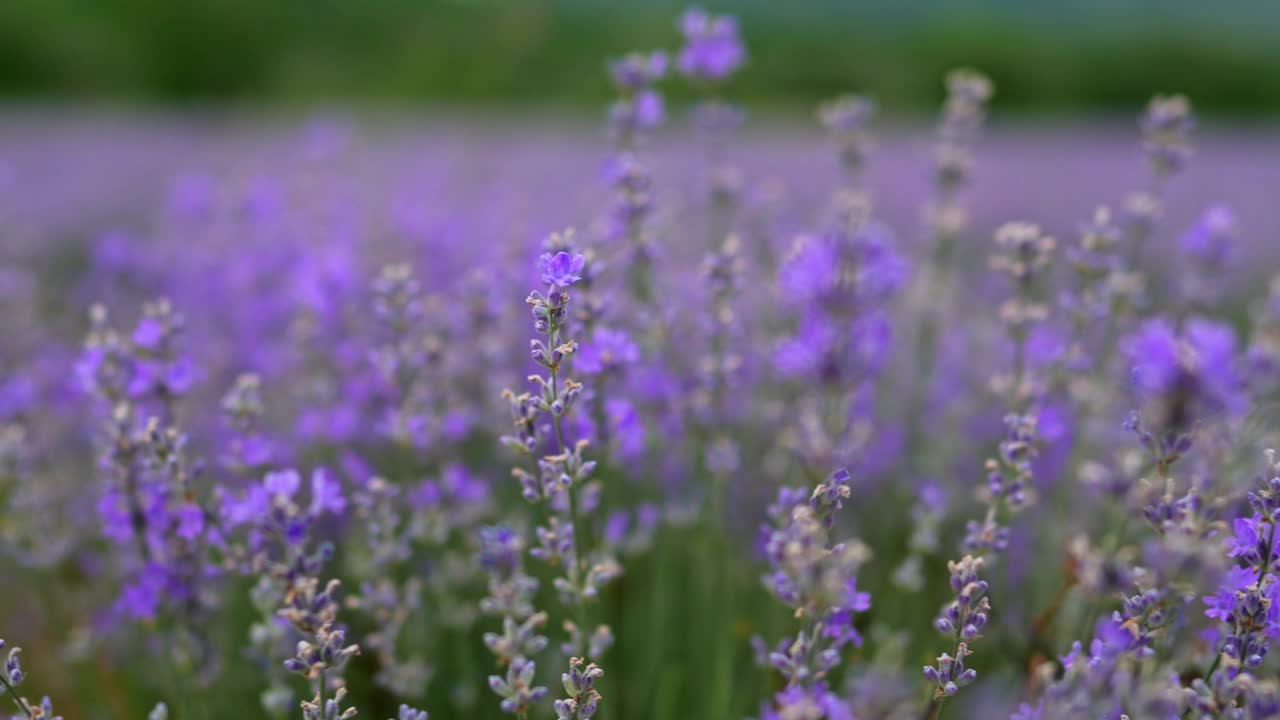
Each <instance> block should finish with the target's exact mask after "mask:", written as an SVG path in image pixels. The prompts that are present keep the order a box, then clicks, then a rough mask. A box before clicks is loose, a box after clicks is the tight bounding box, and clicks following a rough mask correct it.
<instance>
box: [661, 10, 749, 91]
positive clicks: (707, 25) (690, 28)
mask: <svg viewBox="0 0 1280 720" xmlns="http://www.w3.org/2000/svg"><path fill="white" fill-rule="evenodd" d="M679 29H680V32H681V34H682V35H684V41H685V44H684V47H682V48H681V49H680V53H679V55H678V56H677V58H676V66H677V67H678V68H679V69H680V72H681V73H682V74H683V75H685V76H687V77H689V78H691V79H694V80H698V81H701V82H706V83H715V82H720V81H723V80H724V79H726V78H728V77H729V76H730V75H732V74H733V73H735V72H737V70H738V69H739V68H740V67H742V64H743V63H744V62H745V61H746V57H747V55H746V50H745V49H744V48H743V46H742V41H741V40H740V39H739V38H738V21H737V19H736V18H734V17H732V16H729V15H713V14H711V13H709V12H707V11H706V10H703V9H702V8H698V7H694V8H689V9H688V10H686V11H685V12H684V15H682V16H681V17H680V23H679Z"/></svg>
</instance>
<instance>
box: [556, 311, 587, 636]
mask: <svg viewBox="0 0 1280 720" xmlns="http://www.w3.org/2000/svg"><path fill="white" fill-rule="evenodd" d="M550 339H551V347H552V348H556V347H559V346H560V328H559V326H558V325H557V326H555V327H552V328H551V336H550ZM548 369H549V371H550V375H551V399H552V401H555V400H558V399H559V397H560V366H559V364H558V363H557V364H555V365H552V366H551V367H550V368H548ZM554 417H555V419H554V421H553V422H552V424H553V425H554V426H555V429H556V448H557V451H558V452H559V453H560V454H561V455H564V454H565V453H566V452H567V448H566V446H565V442H564V422H563V419H562V418H561V416H560V415H558V414H557V415H554ZM568 493H569V525H570V526H572V527H573V565H574V575H575V577H574V579H573V580H574V584H575V585H577V588H576V589H577V593H576V595H577V598H576V599H577V623H578V641H579V646H578V650H579V654H580V656H581V657H586V655H587V647H588V641H587V633H588V630H587V595H586V584H587V563H586V558H587V547H586V545H587V543H586V536H587V533H586V532H585V528H584V527H583V525H582V522H581V518H580V516H579V513H578V492H577V485H576V483H575V484H573V485H570V486H569V490H568Z"/></svg>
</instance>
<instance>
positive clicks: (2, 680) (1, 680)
mask: <svg viewBox="0 0 1280 720" xmlns="http://www.w3.org/2000/svg"><path fill="white" fill-rule="evenodd" d="M0 684H3V685H4V689H5V690H7V691H8V692H9V695H10V696H12V697H13V702H14V704H16V705H17V706H18V707H19V708H21V710H22V712H24V713H26V714H27V717H28V718H31V720H35V713H33V712H31V706H30V705H28V704H27V701H26V700H25V699H24V698H23V697H22V696H20V695H18V691H17V690H15V689H14V688H13V686H12V685H10V684H9V678H7V677H5V676H4V675H2V674H0Z"/></svg>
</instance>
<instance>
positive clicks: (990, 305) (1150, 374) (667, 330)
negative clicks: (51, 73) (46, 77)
mask: <svg viewBox="0 0 1280 720" xmlns="http://www.w3.org/2000/svg"><path fill="white" fill-rule="evenodd" d="M677 30H678V31H677ZM617 50H618V53H619V54H618V56H617V57H616V58H614V59H613V60H611V61H608V62H607V63H606V62H605V59H604V58H602V59H601V67H602V68H603V69H605V70H607V72H608V75H609V77H610V79H611V81H612V83H613V86H614V87H615V90H616V96H617V97H616V100H615V102H614V103H613V104H612V105H610V106H609V107H608V109H607V113H602V116H603V118H604V120H603V122H601V123H596V124H591V123H588V122H586V121H585V120H584V119H583V118H581V117H568V116H566V117H560V116H557V115H554V114H532V113H531V114H530V115H529V116H528V117H523V116H520V115H519V114H517V113H509V114H507V115H499V114H496V113H493V114H488V115H484V116H480V115H468V114H466V113H448V114H436V115H431V116H429V117H422V116H418V115H414V114H410V113H383V114H379V113H361V112H350V113H344V112H331V113H325V114H319V115H309V116H305V117H302V116H296V115H291V114H282V113H254V112H234V111H226V112H215V111H199V112H189V113H165V112H152V113H148V112H139V111H116V112H109V111H104V110H94V111H86V112H84V113H74V112H70V111H69V110H66V109H60V108H56V107H55V108H43V109H27V110H17V109H15V110H11V111H8V112H5V113H2V114H0V338H2V339H0V637H2V638H3V641H0V659H3V660H4V661H5V665H4V669H3V670H4V671H3V674H0V694H3V695H5V696H6V697H5V698H3V702H4V703H5V704H6V710H5V712H9V713H11V714H12V716H13V717H14V718H18V719H19V720H22V719H24V718H25V719H26V720H49V719H51V718H55V717H65V718H67V719H68V720H71V719H73V718H137V719H141V718H148V719H149V720H168V719H169V718H175V719H176V720H188V718H190V719H191V720H211V719H213V718H222V717H231V716H235V717H246V718H248V717H254V718H257V717H264V718H268V717H269V718H288V717H294V718H296V717H299V716H300V717H302V718H304V719H305V720H345V719H346V718H349V717H352V716H355V715H356V714H357V713H358V714H359V716H360V717H365V718H399V720H426V718H427V714H428V713H429V714H430V717H431V718H434V719H435V720H442V719H444V718H501V717H508V716H510V717H515V718H519V719H520V720H537V719H543V718H557V719H558V720H586V719H588V718H602V719H604V720H627V719H640V718H649V719H654V718H656V719H662V720H665V719H667V718H692V717H697V718H707V719H709V720H720V719H729V718H735V719H739V718H757V719H758V720H821V719H824V718H825V719H827V720H855V719H856V720H878V719H885V720H898V719H903V720H906V719H910V720H930V719H933V720H937V719H939V718H944V717H945V718H947V719H948V720H957V719H959V718H981V719H986V718H1009V719H1010V720H1066V719H1068V718H1102V719H1108V720H1112V719H1119V718H1131V719H1133V720H1139V719H1156V720H1166V719H1174V718H1196V719H1203V718H1215V719H1232V720H1261V719H1263V718H1280V677H1278V676H1277V669H1278V665H1277V663H1278V662H1280V661H1278V660H1277V658H1276V656H1280V652H1278V653H1276V654H1275V655H1272V654H1269V653H1268V649H1269V645H1270V643H1271V642H1272V641H1274V640H1275V639H1276V638H1280V553H1277V552H1276V548H1277V542H1278V541H1280V538H1277V536H1276V525H1277V523H1278V522H1280V457H1278V456H1277V455H1276V453H1275V452H1274V451H1273V450H1271V449H1270V448H1280V402H1278V401H1280V204H1277V202H1276V200H1277V197H1278V196H1277V187H1278V184H1280V129H1277V128H1276V127H1275V126H1268V125H1265V124H1257V123H1255V124H1242V123H1240V122H1232V121H1226V120H1224V121H1221V122H1218V121H1216V120H1215V119H1213V118H1205V119H1197V117H1196V113H1195V110H1194V101H1195V98H1194V97H1191V98H1188V97H1184V96H1182V95H1178V94H1176V93H1169V92H1166V91H1168V90H1176V89H1177V88H1152V96H1151V97H1149V98H1135V99H1134V102H1133V108H1132V114H1131V117H1123V118H1115V117H1106V118H1098V117H1096V116H1092V115H1082V116H1080V117H1073V116H1070V115H1060V116H1056V117H1054V118H1053V119H1052V120H1044V121H1037V120H1031V119H1028V118H1025V117H1023V118H1008V117H1001V114H1000V104H999V97H1000V95H999V92H1000V89H999V88H998V87H995V86H994V85H993V83H992V82H991V81H990V80H989V79H988V78H987V77H986V76H985V75H983V74H982V73H981V72H979V71H978V70H971V69H963V68H962V69H957V70H954V71H952V72H950V73H949V74H947V75H946V76H945V77H942V78H939V81H938V85H937V98H938V110H937V112H936V115H935V116H934V117H932V118H913V117H911V116H906V115H899V114H897V113H896V112H895V111H894V109H893V108H880V107H878V106H877V104H876V102H875V100H874V99H873V98H870V97H867V96H862V95H847V96H841V97H837V98H833V99H832V100H831V101H829V102H827V103H824V104H823V105H822V106H821V107H819V108H817V109H816V111H815V112H813V113H807V114H804V115H801V114H799V112H797V114H795V115H790V116H788V115H777V114H763V115H761V116H760V117H756V116H754V115H753V114H752V113H751V108H749V107H744V106H742V105H740V104H738V103H736V102H735V100H734V97H733V92H732V85H731V84H730V82H729V81H730V80H731V79H732V78H733V77H734V76H735V74H737V73H740V72H741V73H745V72H751V71H752V70H753V69H754V65H751V64H748V63H747V59H748V58H749V53H750V48H749V47H745V46H744V44H743V42H742V39H741V37H740V35H739V28H738V26H737V24H736V22H735V21H734V19H733V18H731V17H729V16H720V15H710V14H707V13H704V12H702V11H699V10H696V9H695V10H691V11H688V12H686V13H685V14H684V15H683V16H682V17H681V18H679V20H678V22H677V23H676V29H674V30H673V33H672V42H671V46H670V47H669V48H668V49H667V50H665V51H656V52H644V53H635V54H623V53H625V51H626V50H627V49H626V48H618V49H617ZM672 87H679V88H684V92H686V93H691V94H693V95H696V96H697V97H698V98H699V99H698V100H696V101H695V102H693V103H689V104H687V105H686V104H685V103H683V102H681V103H676V102H667V101H664V93H666V92H667V90H668V88H672ZM850 90H851V91H853V90H857V88H850ZM799 110H807V109H799ZM807 118H811V119H808V120H806V119H807ZM19 646H20V647H21V648H22V650H21V652H20V653H19V652H18V647H19ZM8 705H12V707H11V708H10V707H8Z"/></svg>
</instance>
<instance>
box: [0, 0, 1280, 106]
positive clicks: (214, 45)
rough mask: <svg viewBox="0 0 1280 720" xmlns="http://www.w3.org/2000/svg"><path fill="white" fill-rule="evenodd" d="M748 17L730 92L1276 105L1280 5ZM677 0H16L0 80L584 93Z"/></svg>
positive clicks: (5, 92) (156, 92)
mask: <svg viewBox="0 0 1280 720" xmlns="http://www.w3.org/2000/svg"><path fill="white" fill-rule="evenodd" d="M709 4H710V5H713V6H716V7H718V8H719V9H723V10H728V11H732V12H736V13H738V14H739V15H740V16H741V17H742V21H743V27H744V32H745V34H746V37H747V41H748V46H749V47H750V48H751V66H750V68H749V70H748V72H746V73H744V74H743V75H742V77H741V78H740V79H739V80H738V81H737V86H736V87H735V88H734V92H735V94H736V95H737V96H739V97H741V98H743V99H744V100H749V101H752V102H753V103H756V104H760V103H764V104H768V105H777V106H783V105H785V106H787V107H791V108H795V107H808V106H809V105H810V104H811V103H813V102H815V101H816V100H818V99H821V98H823V97H828V96H831V95H834V94H836V93H839V92H842V91H847V90H849V89H858V90H862V91H866V92H870V93H872V94H874V95H876V96H878V97H879V98H880V99H881V100H882V101H883V103H884V105H885V106H886V107H892V108H907V109H920V108H924V107H929V106H931V105H932V104H933V103H934V102H935V101H936V99H937V97H938V95H939V94H940V89H939V88H938V87H937V78H938V77H939V76H940V74H941V73H942V71H943V70H945V69H947V68H950V67H954V66H957V65H972V66H976V67H981V68H983V69H984V71H986V72H987V73H989V74H990V75H991V76H992V78H993V79H994V80H995V82H996V85H997V86H998V87H999V88H1000V89H1001V90H1000V98H999V102H1000V104H1001V105H1002V106H1004V107H1005V108H1006V109H1008V108H1020V109H1026V110H1033V111H1043V110H1056V109H1061V108H1062V107H1071V106H1090V107H1104V108H1123V109H1125V110H1126V111H1127V110H1129V109H1131V108H1132V107H1134V106H1135V105H1136V104H1137V103H1138V102H1140V101H1141V99H1142V98H1145V97H1146V96H1147V95H1149V94H1150V92H1151V90H1152V88H1157V89H1167V90H1174V89H1176V90H1178V91H1180V92H1185V93H1187V94H1189V95H1191V96H1192V97H1194V98H1195V100H1196V104H1197V107H1198V108H1201V109H1207V110H1210V111H1213V110H1217V111H1223V112H1233V113H1249V112H1260V111H1267V110H1275V109H1280V83H1275V82H1262V81H1261V80H1260V79H1261V78H1267V77H1270V78H1275V77H1280V52H1276V50H1275V37H1277V33H1280V5H1275V4H1271V3H1249V2H1244V1H1243V0H1228V1H1227V2H1223V3H1214V4H1212V6H1208V5H1205V4H1202V3H1200V4H1197V3H1192V2H1189V1H1188V0H1169V1H1168V2H1162V3H1160V4H1159V15H1158V16H1157V15H1154V14H1153V13H1154V12H1155V10H1154V6H1152V5H1151V4H1150V3H1143V2H1140V1H1139V0H1116V1H1114V2H1101V1H1100V0H1082V1H1080V2H1073V3H1061V4H1056V3H1029V4H1028V3H1014V2H1011V0H970V1H969V2H962V3H959V2H945V1H944V0H926V1H923V2H913V3H900V2H890V1H889V0H870V1H864V2H843V1H839V0H796V1H794V2H786V3H778V2H765V1H764V0H738V2H734V3H729V2H718V3H709ZM682 5H683V3H677V2H673V1H670V0H646V1H645V2H630V3H628V2H621V1H619V0H363V1H360V2H353V1H342V0H273V1H272V0H216V1H210V2H205V1H201V0H7V2H4V3H0V97H4V96H8V97H11V98H14V97H16V98H49V97H54V98H65V97H71V98H89V99H111V100H118V99H127V100H143V101H156V102H191V101H201V102H208V101H264V100H265V101H271V102H286V103H288V102H308V101H315V100H334V99H336V100H352V101H359V102H394V103H405V102H408V103H418V102H430V103H469V104H497V105H505V104H518V103H528V102H538V103H547V104H553V105H569V106H573V107H580V108H583V109H587V108H591V107H593V106H596V105H598V104H599V103H601V102H603V101H605V99H607V98H608V97H609V88H608V83H607V81H606V78H605V77H604V73H603V63H604V60H605V59H606V58H607V57H610V56H611V55H615V54H617V53H618V52H619V49H625V48H649V47H671V46H672V45H673V44H674V43H675V35H676V33H675V29H674V26H673V22H674V17H675V16H676V14H677V12H678V11H679V9H680V7H682Z"/></svg>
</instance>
